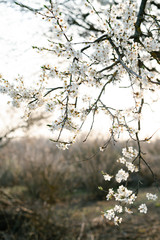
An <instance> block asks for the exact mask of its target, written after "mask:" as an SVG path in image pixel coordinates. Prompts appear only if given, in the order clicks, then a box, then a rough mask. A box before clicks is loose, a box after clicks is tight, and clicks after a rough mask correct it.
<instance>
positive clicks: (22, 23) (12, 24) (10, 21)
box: [0, 0, 160, 136]
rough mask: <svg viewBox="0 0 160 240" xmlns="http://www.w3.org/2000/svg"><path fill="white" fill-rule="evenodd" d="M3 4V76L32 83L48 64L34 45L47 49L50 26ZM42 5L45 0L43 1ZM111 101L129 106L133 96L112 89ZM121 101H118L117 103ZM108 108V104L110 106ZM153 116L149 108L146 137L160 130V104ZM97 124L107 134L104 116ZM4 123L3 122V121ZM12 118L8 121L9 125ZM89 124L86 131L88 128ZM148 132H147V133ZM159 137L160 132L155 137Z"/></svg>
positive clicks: (0, 14) (0, 68)
mask: <svg viewBox="0 0 160 240" xmlns="http://www.w3.org/2000/svg"><path fill="white" fill-rule="evenodd" d="M11 2H12V0H10V1H8V4H3V3H1V4H0V30H1V34H0V53H1V54H0V56H1V57H0V73H1V74H2V75H3V77H4V78H6V79H8V80H9V81H12V79H14V78H16V77H17V76H18V74H19V75H23V76H24V79H25V81H27V83H28V84H29V85H30V84H32V80H35V79H36V78H38V76H39V74H40V66H42V65H43V64H45V63H46V62H47V61H48V59H47V57H46V56H45V55H41V54H38V53H37V52H36V50H34V49H32V46H44V45H45V44H46V35H47V34H48V27H49V25H48V23H46V22H45V21H44V20H42V19H41V18H40V17H38V16H35V15H34V14H33V13H31V12H29V11H22V10H20V8H19V7H18V6H17V7H14V8H13V6H12V7H11V5H10V3H11ZM38 2H39V1H36V0H32V1H31V0H30V1H27V4H28V5H29V4H32V5H31V6H33V5H34V6H38V5H37V3H38ZM41 3H42V1H41ZM106 96H107V99H108V102H109V103H111V104H112V105H113V106H115V107H116V108H118V107H121V106H123V105H124V106H126V107H127V105H128V104H129V103H130V101H131V97H130V93H129V92H128V91H127V90H124V89H118V88H115V87H114V88H113V87H110V88H109V89H108V90H106ZM117 99H118V101H117ZM0 100H1V104H0V111H1V113H2V112H3V114H1V120H0V125H1V126H3V122H4V118H5V117H3V116H2V115H4V116H7V114H6V113H5V106H6V105H5V103H6V98H5V97H4V96H1V97H0ZM108 105H109V104H108ZM152 108H153V111H155V113H152V115H151V114H150V113H149V110H150V108H149V107H146V110H145V116H144V119H143V121H144V129H147V130H144V132H143V134H144V135H147V136H150V135H152V134H153V133H154V132H155V131H156V130H157V129H159V127H160V110H159V109H160V104H158V103H155V104H154V105H153V107H152ZM97 119H98V121H97V124H96V125H95V128H96V130H97V131H98V132H101V133H102V134H103V133H105V132H106V130H104V129H105V127H106V120H105V119H104V117H103V115H100V116H99V117H97ZM2 120H3V121H2ZM9 121H10V119H9V120H8V121H7V122H8V124H9ZM87 128H88V127H87V125H86V129H87ZM146 131H147V132H146ZM159 135H160V131H158V132H157V134H156V136H159Z"/></svg>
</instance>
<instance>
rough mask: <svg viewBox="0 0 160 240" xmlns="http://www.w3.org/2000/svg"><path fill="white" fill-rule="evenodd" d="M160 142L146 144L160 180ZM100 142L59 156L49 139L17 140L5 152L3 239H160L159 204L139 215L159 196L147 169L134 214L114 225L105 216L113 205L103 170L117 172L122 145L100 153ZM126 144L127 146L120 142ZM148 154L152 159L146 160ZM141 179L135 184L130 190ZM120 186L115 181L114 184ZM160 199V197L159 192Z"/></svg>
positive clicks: (0, 179)
mask: <svg viewBox="0 0 160 240" xmlns="http://www.w3.org/2000/svg"><path fill="white" fill-rule="evenodd" d="M159 143H160V142H159V141H158V140H157V141H156V142H154V143H151V144H150V145H148V146H144V150H145V151H146V152H148V154H147V155H146V158H148V161H149V164H150V166H151V167H152V169H153V171H154V172H155V174H156V175H157V178H158V181H159V180H160V179H159V176H160V174H159V173H160V162H159V160H160V159H159V158H160V157H159V151H160V150H159V148H158V146H159ZM99 144H100V141H99V142H98V143H97V142H95V141H90V142H88V143H87V144H84V145H80V144H77V145H75V147H74V148H72V149H71V150H70V151H69V153H68V152H66V151H64V152H60V151H59V150H58V149H56V148H55V147H54V146H53V144H52V143H50V142H48V141H47V140H45V139H43V140H42V139H27V138H26V139H24V140H19V141H14V142H11V143H9V144H8V145H6V146H5V147H3V148H1V149H0V165H1V168H0V239H2V240H107V239H113V240H114V239H119V240H120V239H121V240H123V239H128V240H129V239H137V240H140V239H147V240H151V239H155V240H159V239H160V237H159V236H160V200H159V199H158V200H157V201H156V202H152V201H149V202H148V214H147V215H145V214H140V213H137V211H136V207H137V206H138V205H139V204H141V203H143V202H145V201H146V200H145V194H146V193H147V192H153V193H154V192H156V193H157V189H156V188H155V186H154V184H153V179H152V176H151V174H150V173H149V171H148V170H147V168H145V167H144V169H143V171H142V176H141V179H142V180H141V181H142V183H143V184H142V187H141V189H140V193H139V196H138V202H137V203H136V205H135V207H134V209H133V211H134V214H133V215H128V214H127V215H125V214H124V215H123V223H122V224H121V225H120V226H115V225H114V224H113V223H112V222H109V221H107V220H106V219H104V218H103V216H102V214H101V212H102V211H104V210H105V209H109V208H111V207H112V206H113V205H114V202H108V201H106V200H105V193H104V192H102V191H100V190H98V186H103V187H104V188H106V189H107V188H108V187H109V186H107V185H106V182H104V180H103V176H102V174H101V170H103V171H108V170H110V171H111V173H112V174H114V172H116V171H117V167H116V164H115V161H116V159H117V157H119V156H120V147H121V146H119V147H118V146H116V147H115V146H112V145H110V146H109V148H108V150H107V151H106V152H103V153H97V154H96V155H95V156H94V157H92V158H90V156H93V155H94V153H96V151H97V149H98V145H99ZM121 145H123V143H121ZM147 156H148V157H147ZM134 181H136V179H135V176H133V178H132V179H131V180H130V182H129V184H130V186H131V187H133V185H134ZM111 184H112V187H113V188H114V187H116V185H115V184H116V183H115V182H111ZM157 195H158V196H159V197H160V193H158V194H157Z"/></svg>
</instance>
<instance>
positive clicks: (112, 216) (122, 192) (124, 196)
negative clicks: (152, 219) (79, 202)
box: [100, 147, 158, 225]
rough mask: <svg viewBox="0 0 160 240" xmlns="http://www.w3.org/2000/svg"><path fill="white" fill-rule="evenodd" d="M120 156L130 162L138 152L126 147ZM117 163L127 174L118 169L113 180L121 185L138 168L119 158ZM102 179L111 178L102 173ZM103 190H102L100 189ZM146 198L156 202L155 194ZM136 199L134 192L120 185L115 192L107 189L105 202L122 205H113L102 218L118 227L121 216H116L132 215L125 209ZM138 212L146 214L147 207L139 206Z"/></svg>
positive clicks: (144, 205) (130, 211) (128, 208)
mask: <svg viewBox="0 0 160 240" xmlns="http://www.w3.org/2000/svg"><path fill="white" fill-rule="evenodd" d="M122 154H123V156H125V157H126V158H128V159H129V160H130V161H131V160H133V159H135V158H136V157H137V155H138V152H137V150H136V149H134V148H133V147H128V148H123V149H122ZM117 162H118V163H121V164H124V165H125V166H126V167H127V169H128V172H126V171H125V170H123V169H120V170H119V171H118V172H117V174H115V180H116V181H117V182H118V183H121V182H122V181H125V182H126V181H127V180H128V178H129V176H130V174H131V173H133V172H137V171H138V168H137V167H136V166H135V165H134V164H133V163H131V162H129V161H127V160H126V159H125V158H124V157H121V158H119V159H118V160H117ZM102 174H103V177H104V179H105V180H106V181H110V180H111V178H113V176H110V175H109V174H107V173H104V172H102ZM100 189H101V188H100ZM101 190H103V189H101ZM146 198H147V199H148V200H157V198H158V197H157V195H156V194H151V193H147V194H146ZM136 199H137V194H136V191H135V192H134V191H133V190H130V189H128V188H127V187H125V186H123V185H120V186H119V187H118V188H117V190H113V188H109V189H108V194H107V195H106V200H107V201H109V200H115V201H117V202H119V203H121V204H122V205H115V206H114V208H112V209H109V210H106V211H105V212H104V217H105V218H107V219H108V220H113V221H114V223H115V225H119V224H120V223H121V222H122V216H118V215H117V214H118V213H119V214H122V213H128V214H132V213H133V211H132V210H131V209H130V207H127V205H133V203H134V202H135V201H136ZM138 210H139V212H140V213H147V206H146V204H144V203H143V204H141V205H140V206H139V207H138Z"/></svg>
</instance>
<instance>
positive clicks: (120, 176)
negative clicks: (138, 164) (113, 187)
mask: <svg viewBox="0 0 160 240" xmlns="http://www.w3.org/2000/svg"><path fill="white" fill-rule="evenodd" d="M128 177H129V174H128V172H125V171H124V170H123V169H120V170H119V171H118V173H117V174H116V177H115V178H116V181H117V182H118V183H120V182H121V181H123V180H124V181H126V180H127V178H128Z"/></svg>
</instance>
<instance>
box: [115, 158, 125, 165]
mask: <svg viewBox="0 0 160 240" xmlns="http://www.w3.org/2000/svg"><path fill="white" fill-rule="evenodd" d="M117 162H118V163H122V164H125V163H126V159H125V158H124V157H122V158H119V159H118V160H117Z"/></svg>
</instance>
